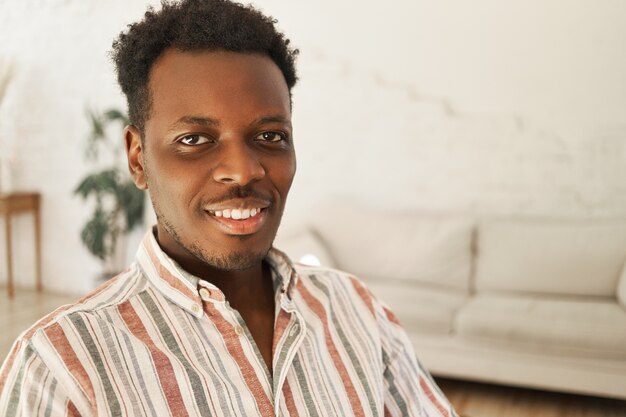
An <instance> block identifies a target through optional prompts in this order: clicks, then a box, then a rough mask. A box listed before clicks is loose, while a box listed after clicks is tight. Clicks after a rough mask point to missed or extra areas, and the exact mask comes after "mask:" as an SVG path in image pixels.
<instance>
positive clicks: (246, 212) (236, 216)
mask: <svg viewBox="0 0 626 417" xmlns="http://www.w3.org/2000/svg"><path fill="white" fill-rule="evenodd" d="M261 210H262V209H260V208H252V209H224V210H215V211H212V210H209V213H211V214H213V215H214V216H215V217H224V218H225V219H233V220H246V219H249V218H250V217H254V216H256V215H257V214H259V213H260V212H261Z"/></svg>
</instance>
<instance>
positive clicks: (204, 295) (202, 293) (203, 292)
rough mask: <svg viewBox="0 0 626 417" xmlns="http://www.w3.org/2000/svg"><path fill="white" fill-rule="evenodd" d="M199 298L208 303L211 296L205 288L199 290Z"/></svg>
mask: <svg viewBox="0 0 626 417" xmlns="http://www.w3.org/2000/svg"><path fill="white" fill-rule="evenodd" d="M200 297H201V298H202V299H203V300H204V301H209V299H210V298H211V294H210V293H209V290H207V289H206V288H200Z"/></svg>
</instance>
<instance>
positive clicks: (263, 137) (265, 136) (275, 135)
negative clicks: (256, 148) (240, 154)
mask: <svg viewBox="0 0 626 417" xmlns="http://www.w3.org/2000/svg"><path fill="white" fill-rule="evenodd" d="M256 139H257V140H260V141H263V142H280V141H283V140H286V139H287V136H286V135H285V134H284V133H281V132H263V133H261V134H259V135H258V136H257V137H256Z"/></svg>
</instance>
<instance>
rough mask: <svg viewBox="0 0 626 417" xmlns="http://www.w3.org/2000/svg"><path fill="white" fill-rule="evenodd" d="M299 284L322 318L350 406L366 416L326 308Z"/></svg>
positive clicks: (312, 308)
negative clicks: (340, 351) (334, 339)
mask: <svg viewBox="0 0 626 417" xmlns="http://www.w3.org/2000/svg"><path fill="white" fill-rule="evenodd" d="M301 282H302V281H299V282H298V287H297V288H298V291H299V292H300V294H301V295H302V298H303V299H304V301H305V302H306V303H307V304H308V305H309V307H310V308H311V310H313V312H314V313H315V314H316V315H317V316H318V317H319V318H320V320H321V321H322V324H323V325H324V336H325V337H324V339H325V340H326V347H327V348H328V353H329V354H330V357H331V359H332V360H333V363H334V365H335V369H337V372H339V375H340V377H341V380H342V381H344V387H345V389H346V393H347V394H348V399H349V400H350V405H351V407H352V411H353V412H354V414H355V415H356V416H363V417H364V416H365V412H364V410H363V407H362V406H361V402H360V400H359V395H358V394H357V392H356V389H355V388H354V384H353V383H352V378H351V377H350V375H349V374H348V370H347V369H346V366H345V365H344V363H343V359H341V356H339V352H338V351H337V347H336V346H335V343H334V342H333V339H332V336H331V334H330V329H329V328H328V317H327V316H326V310H325V309H324V306H322V304H321V303H320V302H319V301H318V300H317V299H316V298H315V297H314V296H313V294H311V293H310V292H309V290H308V289H307V288H306V287H305V286H304V285H303V284H302V283H301Z"/></svg>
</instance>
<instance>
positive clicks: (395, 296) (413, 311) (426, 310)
mask: <svg viewBox="0 0 626 417" xmlns="http://www.w3.org/2000/svg"><path fill="white" fill-rule="evenodd" d="M363 280H364V282H365V283H366V284H367V286H368V287H369V288H370V289H371V291H372V292H373V293H374V295H376V296H377V297H378V298H380V299H381V300H382V301H383V302H385V304H387V306H389V308H390V309H391V311H393V312H394V313H395V314H396V316H398V319H399V320H400V322H401V323H402V326H403V327H404V328H405V329H406V330H407V331H409V332H411V333H429V334H451V333H452V323H453V321H454V315H455V313H456V311H457V310H458V309H459V308H460V307H461V306H462V305H463V303H464V302H465V301H466V299H467V298H466V296H463V295H460V294H459V293H458V292H453V291H445V290H440V289H435V288H425V287H423V286H419V285H415V284H413V283H409V282H406V281H393V280H387V281H381V280H371V279H367V278H364V279H363Z"/></svg>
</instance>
